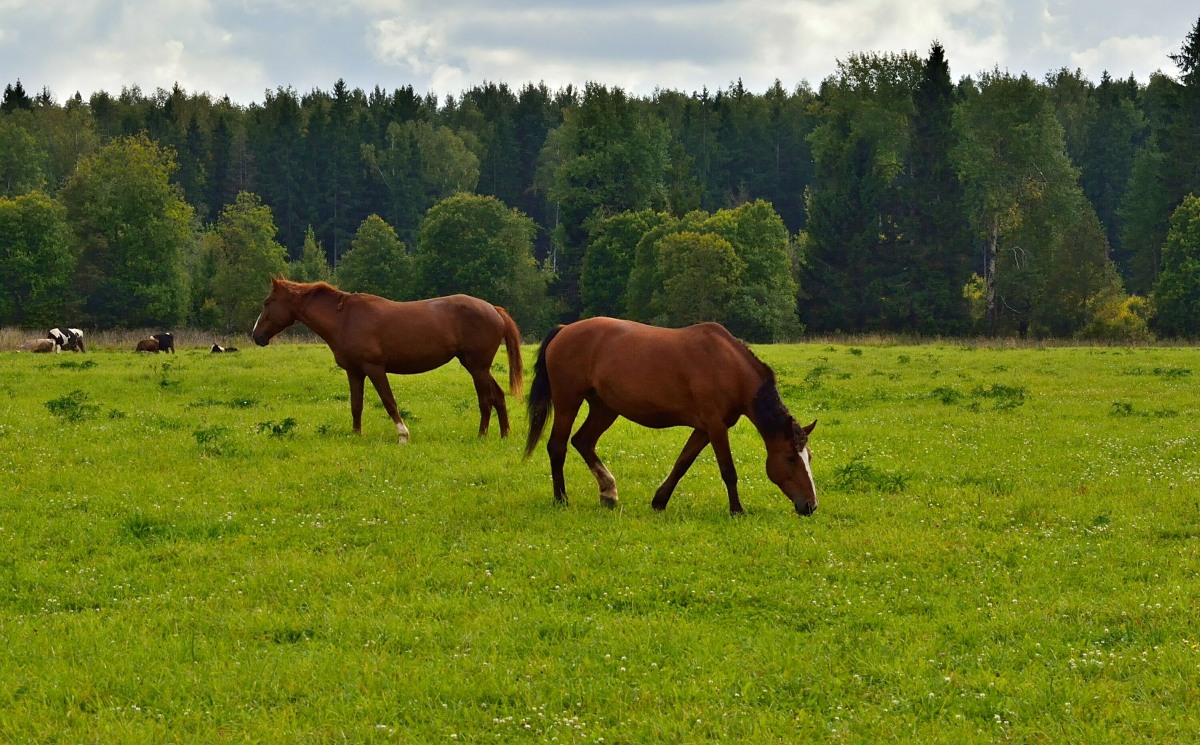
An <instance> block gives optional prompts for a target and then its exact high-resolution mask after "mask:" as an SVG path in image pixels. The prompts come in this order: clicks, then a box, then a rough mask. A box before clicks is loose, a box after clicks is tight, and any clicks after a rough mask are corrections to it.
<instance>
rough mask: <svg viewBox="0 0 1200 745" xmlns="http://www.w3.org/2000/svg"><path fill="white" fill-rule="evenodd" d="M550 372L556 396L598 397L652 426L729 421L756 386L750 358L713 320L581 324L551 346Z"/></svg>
mask: <svg viewBox="0 0 1200 745" xmlns="http://www.w3.org/2000/svg"><path fill="white" fill-rule="evenodd" d="M547 370H548V372H549V374H550V378H551V387H552V389H553V390H554V394H555V397H556V398H558V396H559V395H560V391H561V395H563V396H580V397H584V398H586V397H588V396H596V397H597V398H599V399H600V400H601V401H602V402H603V403H605V404H606V405H607V406H609V407H610V408H612V409H613V410H614V411H616V412H617V413H618V414H620V415H622V416H624V417H626V418H627V419H630V420H632V421H635V422H637V423H639V424H643V425H645V426H649V427H670V426H680V425H683V426H704V425H710V424H713V423H714V420H721V421H724V422H726V423H727V424H732V422H733V421H736V419H737V417H738V416H740V415H741V414H742V413H744V410H745V405H746V402H748V401H749V400H750V399H751V398H752V397H753V395H754V392H755V391H756V390H757V388H758V386H759V385H761V380H760V374H759V372H758V369H757V367H756V366H755V365H754V360H753V355H751V354H750V352H749V350H747V349H746V347H745V345H743V344H742V343H741V342H739V341H738V340H737V339H736V338H734V337H733V335H732V334H730V333H729V332H728V331H727V330H726V329H725V328H724V327H723V326H721V325H720V324H716V323H702V324H697V325H695V326H689V327H687V328H683V329H666V328H659V327H655V326H647V325H644V324H640V323H635V322H632V321H622V320H618V319H612V318H592V319H587V320H584V321H579V322H577V323H573V324H571V325H569V326H566V327H564V328H563V329H562V331H561V332H560V333H559V334H558V336H557V338H556V339H555V340H554V342H553V343H552V344H551V345H550V346H549V348H548V350H547Z"/></svg>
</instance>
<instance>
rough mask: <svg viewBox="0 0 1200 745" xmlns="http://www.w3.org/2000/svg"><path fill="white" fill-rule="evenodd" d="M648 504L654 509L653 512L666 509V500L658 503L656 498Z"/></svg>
mask: <svg viewBox="0 0 1200 745" xmlns="http://www.w3.org/2000/svg"><path fill="white" fill-rule="evenodd" d="M650 506H651V507H653V508H654V511H655V512H662V511H664V510H666V509H667V503H666V502H663V503H661V504H660V503H659V502H658V501H657V500H656V501H654V502H651V503H650Z"/></svg>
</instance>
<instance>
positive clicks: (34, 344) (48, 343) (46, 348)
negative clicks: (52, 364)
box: [25, 339, 58, 354]
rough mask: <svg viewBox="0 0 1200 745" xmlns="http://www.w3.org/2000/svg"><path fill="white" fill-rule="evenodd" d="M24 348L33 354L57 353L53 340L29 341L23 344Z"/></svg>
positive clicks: (56, 346)
mask: <svg viewBox="0 0 1200 745" xmlns="http://www.w3.org/2000/svg"><path fill="white" fill-rule="evenodd" d="M25 348H26V349H28V350H29V351H30V352H33V353H35V354H49V353H50V352H58V344H56V343H55V342H54V340H53V339H30V340H29V341H27V342H25Z"/></svg>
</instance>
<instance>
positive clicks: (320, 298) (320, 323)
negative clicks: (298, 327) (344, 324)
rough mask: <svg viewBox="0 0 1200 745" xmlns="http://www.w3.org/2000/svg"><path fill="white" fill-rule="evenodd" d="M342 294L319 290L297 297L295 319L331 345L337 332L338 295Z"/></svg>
mask: <svg viewBox="0 0 1200 745" xmlns="http://www.w3.org/2000/svg"><path fill="white" fill-rule="evenodd" d="M342 294H343V293H333V292H329V291H328V290H319V291H316V292H311V293H308V294H307V295H304V296H302V297H300V298H298V300H297V302H296V308H295V313H296V320H297V321H299V322H300V323H303V324H304V325H305V326H308V327H309V328H310V329H312V331H313V333H314V334H316V335H317V336H319V337H321V338H322V339H324V340H325V343H326V344H329V345H331V346H332V343H333V341H334V337H335V336H336V333H337V328H338V317H337V313H338V310H339V308H338V305H339V304H340V301H341V298H340V297H339V296H340V295H342Z"/></svg>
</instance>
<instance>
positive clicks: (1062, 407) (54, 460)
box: [0, 343, 1200, 743]
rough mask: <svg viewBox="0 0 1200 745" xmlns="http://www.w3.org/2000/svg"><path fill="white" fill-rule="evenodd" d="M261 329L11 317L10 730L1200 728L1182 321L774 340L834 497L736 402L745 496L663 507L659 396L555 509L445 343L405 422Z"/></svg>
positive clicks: (958, 738) (1187, 368)
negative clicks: (779, 476) (217, 345)
mask: <svg viewBox="0 0 1200 745" xmlns="http://www.w3.org/2000/svg"><path fill="white" fill-rule="evenodd" d="M246 346H249V345H248V344H247V345H245V346H244V347H243V351H241V352H239V353H236V354H228V355H210V354H209V353H208V352H207V349H196V348H192V349H182V348H181V352H180V353H179V354H178V355H175V356H173V357H168V356H166V355H160V356H154V355H150V356H144V355H135V354H133V353H131V352H127V351H105V350H103V349H100V350H97V351H92V352H89V353H87V354H84V355H69V354H65V355H30V354H22V353H16V352H4V353H0V393H2V395H0V638H2V639H3V646H2V647H0V741H2V742H71V743H76V742H104V743H113V742H146V743H162V742H222V741H238V742H242V741H250V742H281V741H286V742H335V741H336V742H341V741H350V742H374V741H380V742H384V741H386V742H561V743H567V742H578V743H592V742H605V743H645V742H695V741H704V740H717V739H721V740H728V741H741V742H804V741H822V742H860V743H873V742H882V741H894V740H901V741H911V742H924V743H965V742H999V741H1009V740H1011V741H1018V742H1110V741H1123V742H1147V743H1150V742H1153V743H1161V742H1172V741H1175V742H1196V741H1198V740H1200V578H1198V577H1197V573H1198V570H1200V442H1198V437H1197V434H1196V422H1197V420H1198V418H1200V350H1197V349H1195V348H1136V349H1123V348H1021V349H1014V348H1000V347H979V348H970V347H957V346H932V345H930V346H892V345H884V344H860V345H859V346H858V347H854V346H849V345H844V344H840V345H829V344H825V343H814V344H806V345H795V346H774V347H759V348H757V349H756V351H757V352H758V354H759V355H760V356H761V357H762V358H763V359H764V360H765V361H767V362H769V363H770V364H772V365H773V366H774V367H775V369H776V371H777V373H778V375H779V380H780V389H781V392H782V394H783V397H784V399H785V401H786V402H787V403H788V404H789V406H790V407H791V409H792V411H793V413H794V414H795V415H796V417H797V418H798V419H800V420H802V421H804V422H807V421H810V420H811V419H813V418H818V419H819V420H820V423H819V425H818V427H817V429H816V431H815V432H814V434H813V438H812V451H813V457H814V470H815V474H816V479H817V485H818V489H819V492H820V497H821V503H820V508H819V509H818V511H817V513H816V514H815V515H814V516H813V517H811V518H801V517H798V516H797V515H796V514H795V513H794V511H793V509H792V506H791V504H790V502H788V500H787V499H786V498H785V497H784V496H783V495H782V494H781V493H779V492H778V491H777V490H776V489H775V487H774V486H773V485H772V484H771V483H770V482H769V481H768V480H767V479H766V476H765V474H764V472H763V463H762V459H763V449H762V443H761V441H760V440H759V439H758V436H757V435H756V433H755V432H754V430H753V428H752V427H750V425H749V424H748V423H747V422H744V421H743V422H742V423H741V424H740V425H739V426H738V427H737V428H736V429H735V430H734V432H733V449H734V456H735V459H736V460H737V463H738V467H739V473H740V476H741V486H742V501H743V503H744V504H745V506H746V509H747V511H748V514H747V515H746V516H745V517H743V518H740V519H734V518H731V517H730V516H729V515H728V512H727V502H726V498H725V493H724V488H723V486H722V484H721V481H720V478H719V476H718V474H717V468H716V464H715V462H714V460H713V458H712V455H711V451H706V452H705V453H704V454H703V455H702V456H701V458H700V460H699V461H698V462H697V463H696V465H695V467H694V468H693V469H692V472H691V473H689V474H688V476H687V477H686V478H685V479H684V480H683V482H682V483H681V485H680V488H679V490H678V491H677V492H676V494H675V497H674V499H673V500H672V502H671V505H670V507H669V508H668V510H667V511H666V512H665V513H662V514H659V513H656V512H654V511H653V510H651V509H650V507H649V501H650V498H651V495H652V492H653V490H654V488H655V487H656V486H657V484H658V483H659V481H661V479H662V478H663V477H664V476H665V475H666V473H667V471H668V470H669V468H670V465H671V463H672V462H673V460H674V457H675V455H676V454H677V452H678V449H679V448H680V447H681V446H682V444H683V441H684V440H685V439H686V433H685V431H683V430H666V431H661V432H660V431H650V430H645V429H640V428H637V427H635V426H633V425H630V424H628V423H624V422H620V423H618V425H617V426H615V427H614V428H613V429H612V430H611V431H610V432H609V433H608V434H607V435H606V436H605V437H604V439H602V440H601V442H600V448H599V449H600V454H601V456H602V457H603V458H604V459H605V461H606V463H607V465H608V466H609V468H610V469H611V470H612V472H613V474H614V475H615V476H616V478H617V480H618V484H619V486H620V491H621V498H622V506H621V507H620V508H619V509H617V510H611V511H610V510H608V509H606V508H604V507H602V506H601V504H600V502H599V499H598V493H597V490H596V486H595V482H594V480H593V479H592V477H591V475H590V473H589V472H588V471H587V470H586V468H585V467H584V465H583V463H582V461H581V459H580V458H579V457H578V455H577V454H575V453H574V452H572V453H571V455H570V457H569V458H568V461H567V485H568V489H569V490H570V494H571V500H572V501H571V504H570V506H569V507H566V508H560V507H556V506H555V505H554V504H553V501H552V499H551V488H550V477H549V466H548V464H547V461H546V457H545V451H544V449H542V448H539V449H538V451H537V452H536V454H535V457H533V458H531V459H530V460H528V461H525V460H523V459H522V449H523V445H524V436H525V430H526V428H525V416H524V405H523V402H521V401H518V400H516V399H510V409H511V410H512V413H513V420H514V429H515V432H514V436H513V437H511V438H509V439H507V440H501V439H500V438H499V437H498V433H497V431H496V428H495V425H494V423H493V431H492V435H491V436H490V437H489V438H488V439H484V440H479V439H477V438H476V437H475V434H474V433H475V430H476V427H477V425H478V418H477V417H478V415H477V411H476V406H475V400H474V395H473V392H472V388H471V384H470V381H469V378H468V377H467V375H466V374H465V372H463V371H462V370H461V368H459V367H457V365H451V366H447V367H445V368H443V369H441V370H438V371H436V372H434V373H429V374H426V375H421V376H415V377H407V378H401V377H395V376H394V377H393V378H392V381H393V387H394V388H395V390H396V393H397V399H398V400H399V403H400V406H401V408H402V409H403V410H404V412H405V415H406V418H407V421H408V424H409V426H410V427H411V429H412V433H413V441H412V443H411V444H409V445H406V446H403V447H401V446H398V445H396V444H395V430H394V429H393V428H392V426H391V422H390V420H388V419H387V416H386V414H385V413H384V412H383V409H382V406H380V405H379V403H378V399H377V398H376V397H375V396H374V395H373V392H372V391H371V390H370V389H369V388H368V392H367V394H368V399H367V400H368V405H367V411H366V414H365V416H364V427H363V429H364V434H363V436H362V437H355V436H354V435H352V434H351V432H350V415H349V406H348V403H347V401H348V393H347V386H346V381H345V376H344V374H343V373H342V372H341V371H340V370H339V369H337V368H336V367H335V366H334V364H333V361H332V356H331V355H330V353H329V352H328V350H327V349H325V347H324V346H322V345H317V344H299V343H291V344H282V345H272V346H271V347H268V348H265V349H257V348H252V349H247V348H245V347H246ZM534 351H535V349H534V348H533V347H527V348H526V350H525V355H526V360H527V361H531V360H532V357H533V354H534ZM501 359H502V356H499V357H498V358H497V368H496V370H497V377H498V378H499V379H500V380H501V381H503V380H504V377H503V371H502V368H501V366H500V361H501Z"/></svg>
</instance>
